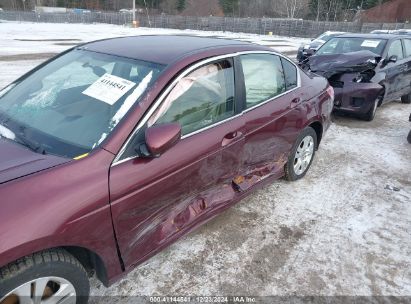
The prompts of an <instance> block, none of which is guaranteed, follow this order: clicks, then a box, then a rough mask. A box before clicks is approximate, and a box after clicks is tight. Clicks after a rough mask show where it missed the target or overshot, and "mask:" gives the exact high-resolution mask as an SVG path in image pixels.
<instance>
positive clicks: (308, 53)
mask: <svg viewBox="0 0 411 304" xmlns="http://www.w3.org/2000/svg"><path fill="white" fill-rule="evenodd" d="M315 52H317V51H316V50H313V49H308V50H305V54H304V55H305V56H307V57H311V56H312V55H314V54H315Z"/></svg>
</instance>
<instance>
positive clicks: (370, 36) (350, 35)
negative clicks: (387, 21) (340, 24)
mask: <svg viewBox="0 0 411 304" xmlns="http://www.w3.org/2000/svg"><path fill="white" fill-rule="evenodd" d="M341 37H344V38H368V39H387V40H389V39H395V38H398V36H397V35H392V34H371V33H367V34H355V33H348V34H343V35H341V36H338V38H341Z"/></svg>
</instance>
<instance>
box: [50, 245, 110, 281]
mask: <svg viewBox="0 0 411 304" xmlns="http://www.w3.org/2000/svg"><path fill="white" fill-rule="evenodd" d="M57 248H58V247H57ZM60 248H62V249H65V250H66V251H68V252H69V253H70V254H72V255H73V256H74V257H75V258H76V259H77V260H78V261H79V262H80V264H81V265H83V267H84V268H85V269H86V270H87V272H88V273H89V274H92V272H93V271H94V272H95V274H96V276H97V278H98V279H99V280H100V281H101V282H102V283H103V284H104V286H108V285H109V280H108V275H107V267H106V265H105V263H104V261H103V259H102V258H101V257H100V256H99V255H98V254H97V253H95V252H94V251H92V250H90V249H87V248H84V247H78V246H63V247H60ZM53 249H54V248H53Z"/></svg>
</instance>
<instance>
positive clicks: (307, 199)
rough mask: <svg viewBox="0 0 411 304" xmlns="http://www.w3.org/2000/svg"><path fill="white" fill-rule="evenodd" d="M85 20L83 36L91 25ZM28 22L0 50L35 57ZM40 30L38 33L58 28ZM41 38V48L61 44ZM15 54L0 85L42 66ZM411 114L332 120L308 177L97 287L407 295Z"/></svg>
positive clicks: (272, 190) (253, 200) (393, 111)
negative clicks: (112, 282)
mask: <svg viewBox="0 0 411 304" xmlns="http://www.w3.org/2000/svg"><path fill="white" fill-rule="evenodd" d="M61 26H64V29H65V32H64V35H65V36H64V37H63V38H67V37H69V38H73V39H74V38H75V37H78V33H79V31H78V28H79V25H76V26H71V25H61ZM83 27H84V29H83V30H82V31H80V33H81V35H82V36H81V38H80V39H84V37H83V36H87V35H91V34H93V33H94V32H93V33H91V32H92V31H91V30H89V32H87V29H86V28H88V29H90V28H91V29H92V30H93V31H94V30H95V29H96V28H95V27H93V26H84V25H83ZM27 28H28V29H30V28H35V29H36V30H38V26H37V25H36V26H33V25H30V26H28V25H25V24H13V32H10V30H8V29H9V26H8V25H6V26H4V24H1V23H0V45H10V41H11V40H13V41H14V42H15V43H14V44H12V48H13V50H12V51H7V50H5V49H4V48H1V49H0V56H2V55H3V56H6V55H7V56H12V55H18V54H25V53H30V54H32V53H35V52H34V51H33V48H32V47H31V43H33V42H32V41H21V40H15V38H19V39H23V38H25V37H24V36H26V37H27V36H31V37H32V38H33V37H37V36H36V35H37V32H35V31H32V32H30V30H25V29H27ZM43 28H44V29H43V30H42V32H41V35H40V36H41V39H43V40H45V39H50V38H56V34H55V33H58V34H61V33H59V32H58V30H56V27H55V26H54V27H53V30H54V31H55V32H53V33H51V32H50V33H47V25H44V26H43ZM70 28H72V29H73V31H70ZM118 28H119V29H121V31H125V30H124V29H123V28H120V27H118ZM18 29H22V30H25V32H24V35H23V32H22V31H20V32H19V31H18ZM74 29H75V30H74ZM144 31H146V32H149V31H150V30H148V29H146V30H144ZM90 33H91V34H90ZM76 34H77V36H76ZM106 35H109V34H108V33H106ZM66 36H67V37H66ZM237 36H238V34H236V37H237ZM244 36H245V38H246V39H250V37H249V35H244ZM87 37H88V36H87ZM60 38H61V37H60ZM237 38H239V37H237ZM266 38H267V37H260V38H258V37H257V36H255V35H254V36H253V37H252V39H253V41H259V39H260V41H264V40H263V39H266ZM39 39H40V38H39ZM277 39H278V37H277ZM23 40H24V39H23ZM285 40H289V38H285V37H284V38H283V39H281V40H279V42H278V43H279V44H281V45H283V44H284V41H285ZM273 41H274V38H273ZM40 43H46V44H48V45H47V47H45V46H44V45H43V47H39V49H40V51H39V52H38V53H39V54H41V53H45V51H44V49H47V52H55V51H61V50H62V49H64V48H67V47H68V46H64V45H61V43H60V45H55V44H53V47H50V43H51V42H50V41H42V42H40V41H37V42H36V44H40ZM273 43H274V42H273ZM299 43H300V41H297V42H296V41H294V49H295V47H296V45H298V44H299ZM290 45H291V43H290ZM289 47H290V46H289ZM28 48H31V51H30V52H28V51H27V50H28ZM286 51H290V50H289V49H287V50H286ZM39 56H41V55H39ZM10 58H14V59H10ZM10 58H9V59H7V60H6V59H4V60H0V70H1V71H2V72H1V73H0V86H1V85H5V84H7V83H8V82H10V81H11V80H12V79H14V78H15V77H17V76H18V75H20V74H22V73H23V72H25V71H26V70H28V69H29V68H31V67H32V66H34V65H36V64H38V63H39V62H41V60H40V59H36V58H37V57H35V56H33V55H31V56H28V58H27V59H28V60H22V58H19V59H15V58H16V57H10ZM34 59H36V60H34ZM410 112H411V105H404V104H401V103H400V102H398V101H397V102H392V103H389V104H386V105H384V106H382V107H381V108H379V110H378V112H377V115H376V118H375V120H374V121H373V122H364V121H360V120H357V119H355V118H350V117H335V118H334V124H333V125H332V126H331V128H330V129H329V131H328V133H327V134H326V135H325V137H324V139H323V142H322V144H321V147H320V150H319V151H318V152H317V154H316V156H315V160H314V162H313V164H312V167H311V169H310V171H309V173H308V174H307V176H306V177H305V178H304V179H303V180H301V181H298V182H295V183H290V182H286V181H284V180H279V181H277V182H274V183H273V184H272V185H270V186H267V187H265V188H263V189H261V190H259V191H257V192H255V193H254V194H252V195H250V196H249V197H248V198H247V199H245V200H243V201H241V202H240V203H238V204H237V205H236V206H234V207H233V208H231V209H230V210H228V211H226V212H225V213H223V214H221V215H220V216H218V217H217V218H215V219H214V220H212V221H211V222H209V223H208V224H206V225H204V226H203V227H202V228H200V229H198V230H197V231H195V232H193V233H191V234H189V235H187V236H186V237H184V238H182V239H181V240H179V241H178V242H177V243H175V244H173V245H171V246H170V247H168V248H167V249H166V250H164V251H162V252H161V253H159V254H158V255H156V256H155V257H153V258H151V259H150V260H149V261H147V262H146V263H144V264H142V265H141V266H140V267H138V268H137V269H136V270H134V271H132V272H131V273H129V274H128V275H127V276H126V277H125V278H124V279H123V280H121V281H120V282H118V283H117V284H115V285H113V286H111V287H110V288H105V287H103V286H102V285H101V283H99V282H98V281H97V280H96V279H92V291H91V292H92V295H96V296H98V295H100V296H101V295H107V296H108V295H110V296H114V295H118V296H132V295H147V296H151V295H239V294H241V295H249V296H265V295H281V296H288V295H298V296H308V295H310V296H313V295H322V296H335V295H344V296H371V295H373V296H376V295H380V296H389V295H391V296H411V268H410V264H411V237H410V234H411V217H410V215H411V145H410V144H408V143H407V141H406V137H407V134H408V132H409V130H410V128H411V124H410V123H409V122H408V116H409V114H410ZM104 299H105V301H107V302H111V299H110V298H104ZM117 300H119V301H120V302H121V298H118V299H117ZM122 300H123V301H126V299H122ZM92 301H93V300H92ZM94 301H96V302H101V301H103V299H101V298H99V300H94Z"/></svg>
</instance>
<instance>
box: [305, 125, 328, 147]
mask: <svg viewBox="0 0 411 304" xmlns="http://www.w3.org/2000/svg"><path fill="white" fill-rule="evenodd" d="M308 127H311V128H313V129H314V131H315V133H316V134H317V147H316V148H317V149H318V147H319V146H320V142H321V139H322V137H323V133H324V128H323V124H322V123H321V122H319V121H318V120H316V121H313V122H311V123H310V124H309V125H308Z"/></svg>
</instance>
